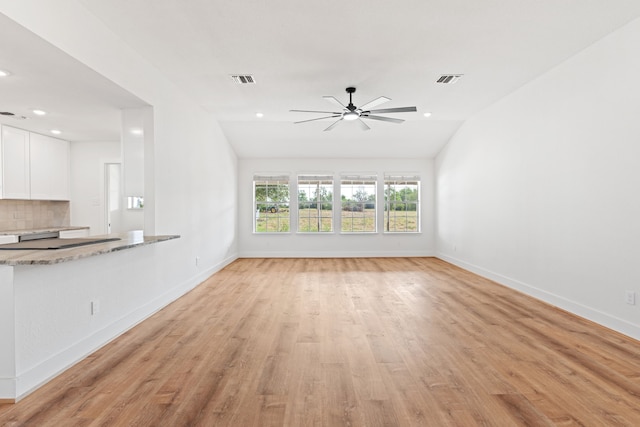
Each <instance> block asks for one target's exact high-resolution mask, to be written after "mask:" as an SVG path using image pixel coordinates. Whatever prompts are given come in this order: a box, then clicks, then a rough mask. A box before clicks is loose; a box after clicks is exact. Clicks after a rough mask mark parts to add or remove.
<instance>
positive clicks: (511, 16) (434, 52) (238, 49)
mask: <svg viewBox="0 0 640 427" xmlns="http://www.w3.org/2000/svg"><path fill="white" fill-rule="evenodd" d="M79 2H80V3H81V4H82V5H83V6H85V7H86V8H87V9H88V10H89V11H90V12H91V13H92V14H94V15H95V16H96V17H98V18H99V19H100V20H102V21H103V22H104V23H105V25H106V26H107V27H109V28H110V29H111V30H112V31H113V32H114V33H115V34H116V35H117V36H119V37H120V38H122V39H123V40H124V41H126V42H127V44H129V45H130V46H131V47H132V48H133V49H135V50H136V51H137V52H139V54H140V55H141V56H143V57H145V58H146V59H147V60H148V61H149V62H151V63H152V64H153V65H154V66H155V67H156V68H157V69H158V70H159V71H160V72H162V73H163V74H165V75H166V76H167V78H169V79H170V80H171V81H173V82H174V83H175V84H176V85H177V86H178V87H180V88H182V90H184V91H185V92H186V93H188V94H189V95H190V96H191V97H192V99H194V100H195V102H196V103H197V104H199V105H201V106H202V107H203V108H204V109H205V110H207V111H209V112H210V113H211V114H212V115H213V116H214V117H215V118H216V119H217V120H218V122H219V123H220V126H221V127H222V130H223V131H224V133H225V135H226V136H227V139H228V140H229V142H230V143H231V145H232V146H233V147H234V149H235V151H236V153H237V154H238V156H240V157H327V158H328V157H382V158H384V157H433V156H435V155H436V154H437V152H438V151H439V150H440V149H441V148H442V146H443V145H444V144H445V143H446V141H448V139H449V138H450V137H451V136H452V135H453V134H454V133H455V132H456V130H457V129H458V128H459V127H460V125H461V124H462V123H463V122H464V121H465V120H466V119H468V118H469V117H470V116H472V115H473V114H474V113H476V112H478V111H480V110H482V109H484V108H486V107H487V106H489V105H491V104H492V103H494V102H496V101H497V100H499V99H500V98H502V97H504V96H505V95H507V94H509V93H510V92H512V91H514V90H516V89H517V88H518V87H520V86H522V85H524V84H526V83H527V82H529V81H531V80H532V79H534V78H535V77H537V76H539V75H540V74H542V73H544V72H545V71H547V70H549V69H550V68H552V67H554V66H555V65H557V64H559V63H560V62H562V61H564V60H565V59H567V58H569V57H571V56H572V55H575V54H576V53H578V52H579V51H580V50H582V49H584V48H585V47H587V46H589V45H590V44H592V43H594V42H595V41H597V40H598V39H600V38H602V37H604V36H605V35H607V34H608V33H610V32H612V31H614V30H615V29H617V28H619V27H621V26H622V25H624V24H626V23H627V22H629V21H631V20H633V19H635V18H636V17H638V16H640V2H638V1H637V0H562V1H558V0H536V1H530V0H483V1H477V0H398V1H393V2H392V1H388V0H385V1H382V0H367V1H364V0H350V1H345V0H340V1H338V0H323V1H316V2H300V1H295V0H271V1H265V0H241V1H235V2H230V1H222V0H188V1H185V0H163V1H161V2H158V1H151V0H126V1H125V0H110V1H108V2H106V1H102V0H79ZM0 24H3V23H1V22H0ZM14 40H15V39H14ZM0 48H2V47H1V46H0ZM51 61H55V59H53V58H52V59H51ZM0 67H1V65H0ZM233 74H251V75H253V76H254V77H255V79H256V82H257V83H256V84H254V85H244V86H242V85H237V84H236V83H234V82H233V80H232V79H231V77H230V76H231V75H233ZM441 74H463V75H464V76H463V77H462V78H461V79H460V81H459V82H457V83H456V84H454V85H441V84H436V83H435V81H436V79H437V78H438V77H439V76H440V75H441ZM54 77H59V76H54ZM98 80H99V78H98ZM87 81H91V79H90V78H89V77H87ZM103 83H104V84H106V83H108V82H103ZM62 84H63V85H70V86H68V88H73V87H75V86H76V85H77V84H78V79H74V81H71V82H69V81H66V82H63V83H62ZM98 86H100V85H98ZM347 86H355V87H356V88H357V92H356V93H355V94H354V103H355V104H356V105H361V104H364V103H366V102H368V101H370V100H372V99H374V98H376V97H378V96H387V97H389V98H391V101H390V102H388V103H385V104H384V105H382V106H380V108H391V107H404V106H413V105H415V106H416V107H417V108H418V112H416V113H404V114H394V115H392V114H389V115H388V116H393V117H397V118H403V119H406V122H404V123H402V124H399V125H398V124H392V123H386V122H374V121H368V122H367V123H368V124H369V125H370V127H371V130H370V131H366V132H364V131H362V130H360V129H359V128H358V127H357V126H356V125H355V124H354V123H350V122H343V123H341V124H340V126H338V127H336V128H335V129H334V130H332V131H329V132H323V129H325V128H326V127H327V126H329V125H330V124H331V123H332V121H331V120H326V121H325V120H322V121H315V122H309V123H303V124H293V122H294V121H297V120H304V119H311V118H315V117H320V116H321V115H319V114H311V113H291V112H289V110H290V109H305V110H323V111H327V110H333V109H334V108H333V106H332V104H330V103H328V102H327V101H326V100H324V99H322V96H325V95H331V96H335V97H336V98H338V99H339V100H341V101H342V102H343V103H345V104H346V103H347V102H348V95H347V94H346V93H345V88H346V87H347ZM38 88H39V90H42V91H43V92H45V93H46V91H47V88H43V87H40V86H38ZM101 88H102V89H104V87H103V86H100V87H99V88H97V89H96V90H95V92H96V94H97V96H96V97H95V99H98V100H99V99H101V98H104V99H105V104H109V106H110V107H113V106H115V105H116V104H118V102H121V103H123V104H126V103H127V102H132V101H133V103H135V102H141V101H140V100H135V99H133V98H128V97H127V96H124V98H118V96H116V99H111V98H110V96H109V94H107V93H104V91H103V92H100V89H101ZM78 92H80V91H77V90H73V91H72V93H73V97H78V103H82V102H86V101H87V100H86V99H82V94H81V93H78ZM93 92H94V91H89V92H88V93H93ZM106 92H110V91H106ZM113 93H117V90H115V92H113ZM113 93H112V94H111V95H113ZM124 95H126V94H124ZM119 96H123V94H122V93H120V94H119ZM129 96H130V95H129ZM3 101H4V100H0V104H1V103H2V102H3ZM32 103H33V102H32ZM0 108H5V107H3V106H2V105H0ZM257 112H261V113H263V114H264V116H263V117H262V118H258V117H256V113H257ZM425 112H430V113H432V115H431V117H428V118H427V117H424V115H423V113H425ZM87 123H89V122H87Z"/></svg>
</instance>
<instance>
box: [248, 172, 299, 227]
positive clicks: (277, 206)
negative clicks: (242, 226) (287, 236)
mask: <svg viewBox="0 0 640 427" xmlns="http://www.w3.org/2000/svg"><path fill="white" fill-rule="evenodd" d="M253 203H254V211H255V216H254V222H253V231H254V233H287V232H289V230H290V216H289V177H288V176H287V175H254V176H253Z"/></svg>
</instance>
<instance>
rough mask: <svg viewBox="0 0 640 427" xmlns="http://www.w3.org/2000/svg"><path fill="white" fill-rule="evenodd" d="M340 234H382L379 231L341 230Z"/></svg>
mask: <svg viewBox="0 0 640 427" xmlns="http://www.w3.org/2000/svg"><path fill="white" fill-rule="evenodd" d="M340 234H355V235H365V236H369V235H376V234H380V233H378V232H377V231H341V232H340Z"/></svg>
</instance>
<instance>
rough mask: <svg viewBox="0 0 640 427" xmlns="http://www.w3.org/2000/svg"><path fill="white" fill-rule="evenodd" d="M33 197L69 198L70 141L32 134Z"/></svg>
mask: <svg viewBox="0 0 640 427" xmlns="http://www.w3.org/2000/svg"><path fill="white" fill-rule="evenodd" d="M30 144H31V163H30V166H31V199H32V200H69V142H68V141H63V140H61V139H57V138H52V137H50V136H44V135H39V134H37V133H32V134H31V142H30Z"/></svg>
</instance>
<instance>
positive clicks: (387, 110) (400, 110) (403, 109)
mask: <svg viewBox="0 0 640 427" xmlns="http://www.w3.org/2000/svg"><path fill="white" fill-rule="evenodd" d="M416 111H418V109H417V108H416V107H397V108H382V109H380V110H370V111H363V112H366V113H373V114H379V113H413V112H416Z"/></svg>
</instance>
